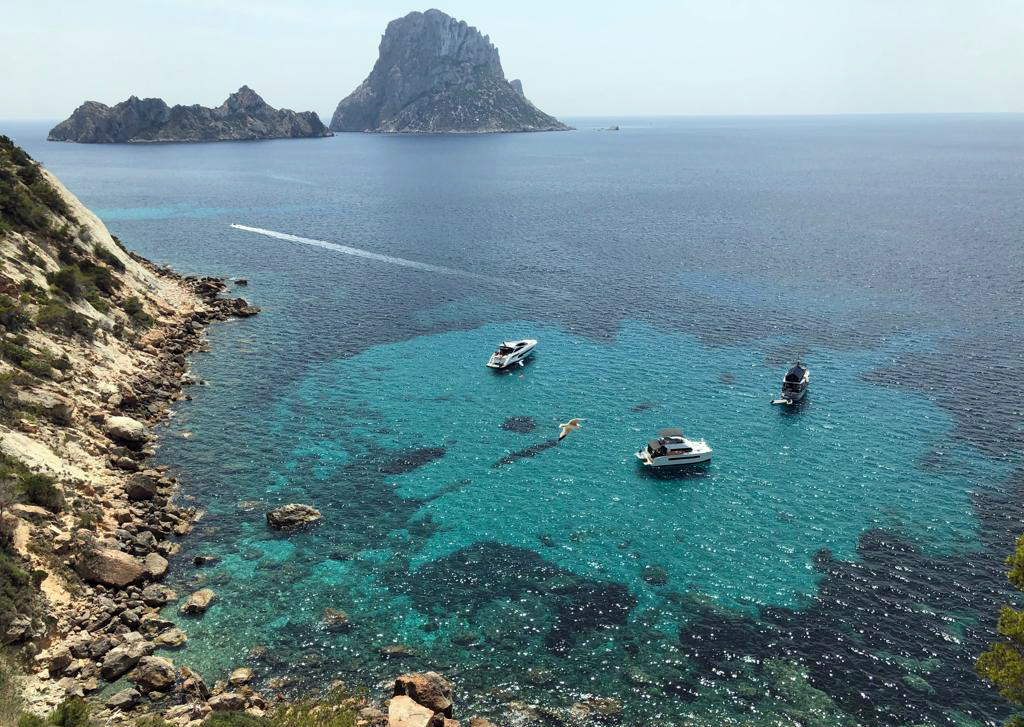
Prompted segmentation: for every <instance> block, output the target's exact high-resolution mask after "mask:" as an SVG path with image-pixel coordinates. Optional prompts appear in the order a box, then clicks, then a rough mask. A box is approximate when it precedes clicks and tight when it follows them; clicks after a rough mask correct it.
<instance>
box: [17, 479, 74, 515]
mask: <svg viewBox="0 0 1024 727" xmlns="http://www.w3.org/2000/svg"><path fill="white" fill-rule="evenodd" d="M18 484H19V486H20V488H21V494H22V495H24V497H25V499H26V500H28V501H29V502H31V503H32V504H33V505H39V506H41V507H45V508H46V509H47V510H51V511H53V512H60V510H61V508H62V507H64V497H63V496H62V495H61V494H60V490H58V489H57V486H56V485H55V484H54V482H53V478H52V477H47V476H46V475H41V474H36V473H30V474H27V475H23V476H22V477H21V479H20V480H19V483H18Z"/></svg>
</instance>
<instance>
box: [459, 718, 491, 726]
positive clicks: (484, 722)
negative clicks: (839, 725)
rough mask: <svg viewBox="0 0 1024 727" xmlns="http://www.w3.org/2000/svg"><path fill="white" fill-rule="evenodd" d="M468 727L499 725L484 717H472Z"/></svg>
mask: <svg viewBox="0 0 1024 727" xmlns="http://www.w3.org/2000/svg"><path fill="white" fill-rule="evenodd" d="M467 727H498V725H496V724H494V722H492V721H491V720H489V719H484V718H483V717H470V718H469V723H468V725H467Z"/></svg>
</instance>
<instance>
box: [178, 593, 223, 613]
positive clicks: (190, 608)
mask: <svg viewBox="0 0 1024 727" xmlns="http://www.w3.org/2000/svg"><path fill="white" fill-rule="evenodd" d="M216 598H217V594H216V593H214V592H213V590H212V589H210V588H201V589H199V590H198V591H196V592H195V593H193V594H192V595H191V596H189V597H188V600H187V601H185V603H184V604H182V606H181V612H182V613H185V614H199V613H204V612H205V611H206V609H208V608H209V607H210V604H211V603H213V601H214V600H215V599H216Z"/></svg>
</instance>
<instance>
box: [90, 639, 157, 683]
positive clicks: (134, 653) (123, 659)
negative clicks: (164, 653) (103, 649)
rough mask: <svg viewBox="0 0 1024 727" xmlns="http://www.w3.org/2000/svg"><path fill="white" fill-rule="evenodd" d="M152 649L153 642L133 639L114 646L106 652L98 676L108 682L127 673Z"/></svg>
mask: <svg viewBox="0 0 1024 727" xmlns="http://www.w3.org/2000/svg"><path fill="white" fill-rule="evenodd" d="M152 651H153V644H152V643H150V642H148V641H134V642H131V643H127V644H121V645H120V646H115V647H114V648H113V649H111V650H110V651H108V652H107V654H106V656H104V657H103V662H102V663H101V664H100V676H101V677H103V678H104V679H106V680H107V681H108V682H112V681H114V680H115V679H119V678H120V677H122V676H124V675H125V674H127V673H128V672H129V671H131V669H132V667H134V666H135V665H136V664H138V663H139V660H140V659H141V658H142V657H143V656H146V655H147V654H149V653H151V652H152Z"/></svg>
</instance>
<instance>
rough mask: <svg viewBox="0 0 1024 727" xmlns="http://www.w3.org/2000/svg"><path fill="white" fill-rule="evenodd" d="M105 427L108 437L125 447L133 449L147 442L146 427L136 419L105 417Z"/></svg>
mask: <svg viewBox="0 0 1024 727" xmlns="http://www.w3.org/2000/svg"><path fill="white" fill-rule="evenodd" d="M105 427H106V431H107V436H108V437H110V438H111V439H113V440H114V441H115V442H117V443H118V444H123V445H125V446H126V447H130V448H133V449H135V448H138V447H141V446H142V445H144V444H145V443H146V442H147V441H149V432H148V431H147V429H146V425H145V424H143V423H142V422H140V421H139V420H138V419H132V418H131V417H125V416H116V417H107V420H106V422H105Z"/></svg>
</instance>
